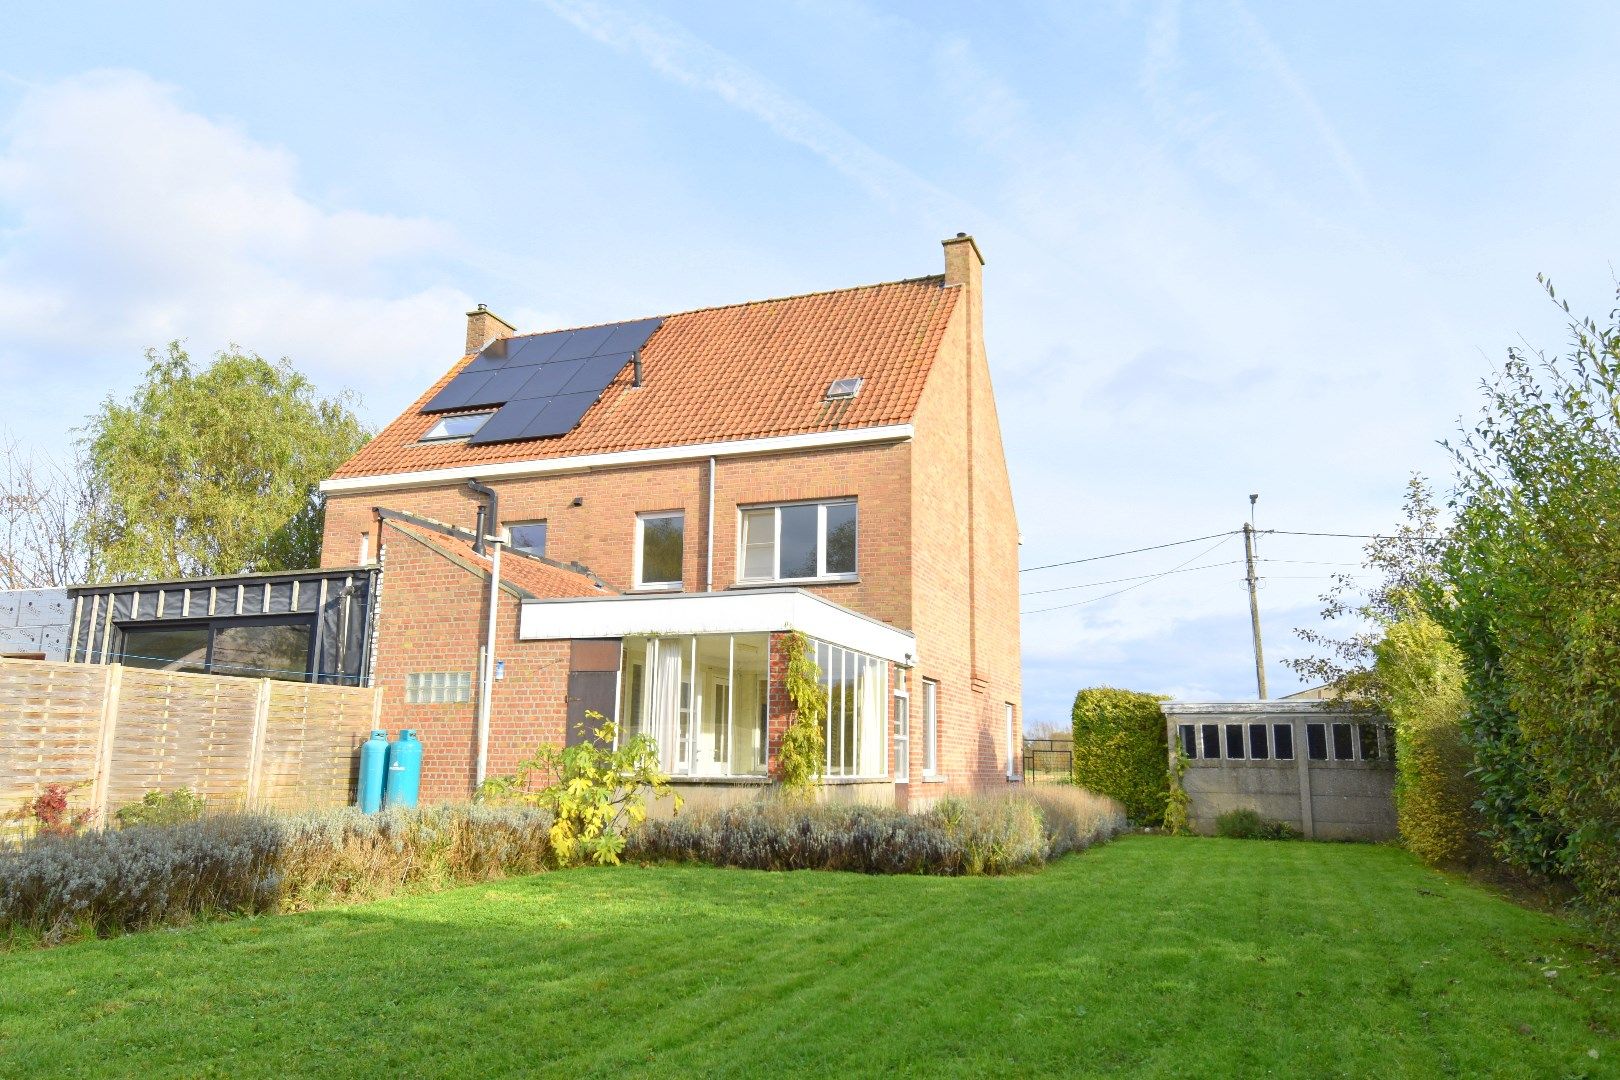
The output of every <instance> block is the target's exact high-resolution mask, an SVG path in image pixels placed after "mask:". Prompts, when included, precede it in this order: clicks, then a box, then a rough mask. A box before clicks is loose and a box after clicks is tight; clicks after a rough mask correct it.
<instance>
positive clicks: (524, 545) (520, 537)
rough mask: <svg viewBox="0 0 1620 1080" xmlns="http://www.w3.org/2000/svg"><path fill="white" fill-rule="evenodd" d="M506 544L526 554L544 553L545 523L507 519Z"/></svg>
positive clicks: (541, 554)
mask: <svg viewBox="0 0 1620 1080" xmlns="http://www.w3.org/2000/svg"><path fill="white" fill-rule="evenodd" d="M506 545H507V547H509V548H511V549H512V550H513V551H521V552H523V553H524V554H526V555H540V556H544V555H545V553H546V523H545V522H543V521H509V522H507V523H506Z"/></svg>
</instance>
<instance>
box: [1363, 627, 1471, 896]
mask: <svg viewBox="0 0 1620 1080" xmlns="http://www.w3.org/2000/svg"><path fill="white" fill-rule="evenodd" d="M1374 651H1375V654H1376V656H1377V673H1378V685H1379V686H1380V687H1381V688H1382V690H1383V697H1384V707H1385V709H1386V711H1387V712H1388V713H1389V718H1390V719H1391V720H1392V721H1394V723H1395V740H1396V748H1397V749H1396V754H1395V770H1396V772H1395V817H1396V822H1397V824H1398V825H1399V827H1400V832H1401V840H1402V841H1403V842H1404V843H1405V844H1406V846H1407V848H1408V849H1409V850H1411V852H1412V853H1413V854H1415V855H1416V856H1417V857H1418V858H1420V859H1422V860H1423V861H1424V862H1427V863H1431V864H1433V865H1436V866H1445V865H1450V864H1456V863H1471V862H1474V861H1476V860H1477V859H1478V857H1479V855H1480V854H1481V853H1480V850H1479V847H1480V844H1479V836H1480V832H1481V830H1482V829H1483V827H1484V824H1483V822H1482V821H1481V820H1480V816H1479V811H1478V810H1476V809H1475V807H1474V803H1475V802H1476V801H1477V800H1478V799H1479V784H1478V783H1476V782H1475V781H1474V779H1473V777H1471V776H1470V775H1469V770H1470V769H1472V768H1473V763H1474V759H1473V754H1472V753H1471V752H1470V750H1469V747H1468V745H1467V742H1466V741H1465V739H1464V735H1463V715H1464V713H1465V712H1466V711H1467V699H1466V698H1465V697H1464V696H1463V659H1462V653H1461V652H1460V651H1459V650H1458V649H1457V646H1456V644H1455V643H1454V642H1453V641H1452V640H1451V637H1450V636H1449V635H1448V634H1447V633H1446V631H1445V628H1444V627H1442V626H1441V625H1440V624H1439V623H1438V622H1436V621H1435V620H1434V619H1433V618H1432V617H1430V616H1429V615H1427V614H1426V613H1424V612H1421V611H1416V610H1413V611H1410V612H1409V613H1408V614H1407V615H1406V616H1404V617H1403V618H1401V619H1400V620H1398V621H1397V622H1395V623H1393V624H1391V625H1390V626H1389V628H1388V629H1387V630H1385V631H1384V637H1383V640H1381V641H1380V642H1379V643H1378V645H1377V646H1376V648H1375V650H1374Z"/></svg>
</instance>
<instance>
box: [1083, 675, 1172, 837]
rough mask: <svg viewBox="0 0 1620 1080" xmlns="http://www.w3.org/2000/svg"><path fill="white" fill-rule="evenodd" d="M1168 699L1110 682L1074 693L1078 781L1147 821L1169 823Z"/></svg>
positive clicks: (1138, 819)
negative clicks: (1162, 706)
mask: <svg viewBox="0 0 1620 1080" xmlns="http://www.w3.org/2000/svg"><path fill="white" fill-rule="evenodd" d="M1164 700H1165V699H1164V697H1162V696H1160V695H1155V694H1139V693H1136V692H1135V691H1132V690H1116V689H1114V688H1112V687H1107V686H1100V687H1093V688H1091V689H1088V690H1082V691H1080V692H1079V693H1078V694H1076V695H1075V697H1074V782H1075V783H1076V784H1078V785H1080V786H1081V787H1083V788H1087V789H1088V790H1091V791H1095V792H1098V793H1099V794H1102V795H1107V796H1108V797H1109V798H1111V799H1115V800H1117V801H1118V802H1119V804H1120V805H1121V806H1123V807H1124V808H1125V814H1126V816H1127V817H1129V818H1130V819H1131V820H1132V821H1134V822H1137V823H1138V824H1142V825H1159V824H1162V823H1163V822H1164V811H1165V803H1166V800H1167V799H1168V798H1169V795H1170V786H1169V778H1168V776H1167V775H1166V771H1165V766H1166V762H1167V761H1168V760H1169V752H1170V748H1169V746H1168V744H1167V743H1166V741H1165V725H1164V714H1163V713H1162V712H1160V711H1159V702H1161V701H1164Z"/></svg>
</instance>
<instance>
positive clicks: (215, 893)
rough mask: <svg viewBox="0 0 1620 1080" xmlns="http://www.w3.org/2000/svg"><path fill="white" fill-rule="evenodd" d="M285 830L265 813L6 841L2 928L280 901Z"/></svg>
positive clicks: (0, 888) (52, 933)
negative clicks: (279, 869) (12, 843)
mask: <svg viewBox="0 0 1620 1080" xmlns="http://www.w3.org/2000/svg"><path fill="white" fill-rule="evenodd" d="M280 842H281V840H280V836H279V834H278V831H277V829H276V827H275V825H274V823H273V822H271V821H270V820H268V819H264V818H250V817H228V818H227V817H222V818H212V819H208V820H204V821H195V822H191V823H188V824H184V825H176V826H173V827H171V828H162V829H154V828H143V827H136V828H130V829H119V830H117V831H110V830H109V831H98V832H91V833H86V834H84V835H82V836H67V837H63V836H51V835H42V836H40V837H37V838H35V839H34V840H31V841H28V842H27V843H25V844H23V845H21V846H19V847H16V848H13V849H10V850H6V851H0V937H4V938H6V939H11V940H15V939H17V938H19V937H26V936H27V935H30V934H33V935H38V936H39V937H40V938H41V939H42V940H43V941H44V942H45V943H47V944H54V943H56V942H59V941H63V940H67V939H70V938H74V937H79V936H85V935H95V934H110V933H117V932H119V931H127V930H142V929H145V928H147V927H151V926H161V925H165V924H169V923H177V922H184V921H187V920H189V919H191V918H194V917H195V916H197V915H199V914H201V913H203V912H205V911H220V912H243V913H253V912H259V911H267V910H270V909H271V908H272V907H274V904H275V895H276V888H277V875H276V866H277V863H278V861H279V852H280Z"/></svg>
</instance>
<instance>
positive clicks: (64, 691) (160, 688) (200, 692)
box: [0, 660, 380, 814]
mask: <svg viewBox="0 0 1620 1080" xmlns="http://www.w3.org/2000/svg"><path fill="white" fill-rule="evenodd" d="M379 702H380V695H379V692H378V691H377V690H376V689H375V688H371V687H352V686H326V685H312V684H306V683H289V682H276V681H270V680H264V679H244V678H239V677H234V676H228V675H199V674H191V673H187V672H178V671H156V670H150V669H145V668H129V667H119V666H117V665H114V666H111V667H105V666H101V665H95V664H73V663H48V662H43V661H27V660H0V814H4V813H6V812H8V811H11V810H15V809H18V808H20V807H21V805H22V804H23V803H25V802H26V801H27V800H30V799H32V798H34V797H35V796H37V795H38V794H39V793H40V792H41V791H43V790H44V788H45V787H46V786H47V785H49V784H53V783H60V784H68V785H79V787H78V789H77V790H76V791H75V793H74V795H73V797H72V802H73V803H74V805H75V806H76V807H85V808H96V807H104V808H105V810H106V811H107V812H108V813H109V814H110V813H111V812H114V811H116V810H118V809H119V808H120V807H123V806H127V805H129V804H130V803H134V802H139V801H140V799H141V797H142V796H143V795H145V794H146V793H147V792H149V791H173V790H174V789H175V788H178V787H189V788H190V789H191V790H193V791H195V792H196V793H197V794H198V795H201V796H202V797H203V798H204V800H205V801H206V803H207V805H208V807H209V808H210V809H211V810H228V809H233V808H236V807H242V806H247V805H252V806H264V807H275V808H286V809H292V808H302V807H311V806H341V805H344V804H345V803H346V802H348V801H349V800H350V799H351V798H352V795H353V784H354V771H355V768H356V762H357V760H358V755H357V753H356V751H357V750H358V748H359V746H360V743H361V741H362V740H364V739H365V737H366V735H367V733H368V732H369V731H370V730H371V728H372V726H373V725H374V724H375V723H376V711H377V707H378V704H379Z"/></svg>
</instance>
